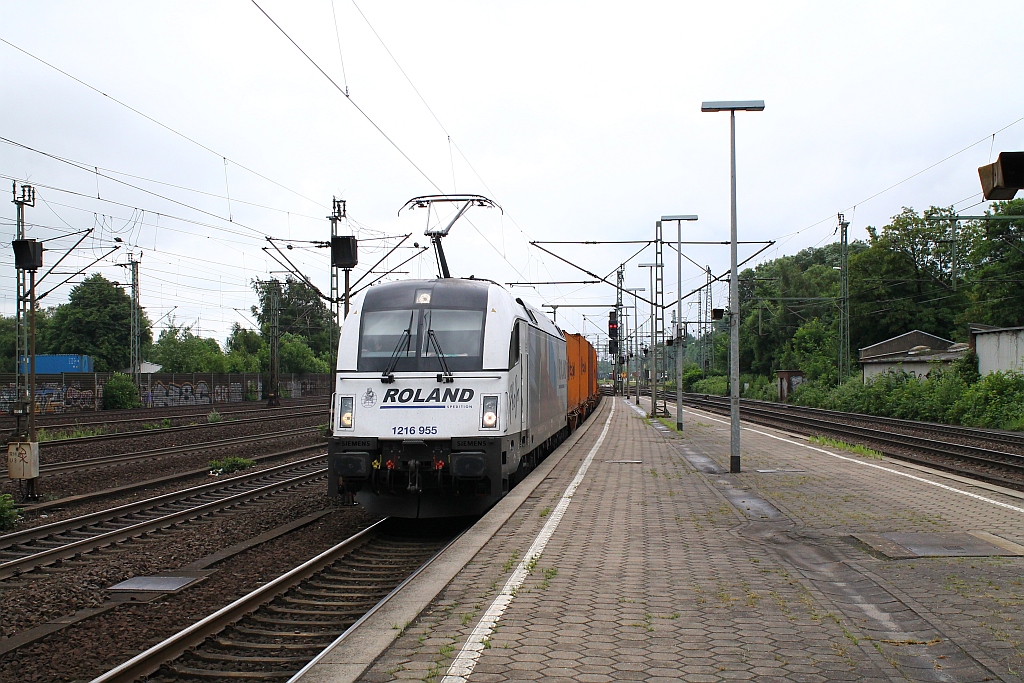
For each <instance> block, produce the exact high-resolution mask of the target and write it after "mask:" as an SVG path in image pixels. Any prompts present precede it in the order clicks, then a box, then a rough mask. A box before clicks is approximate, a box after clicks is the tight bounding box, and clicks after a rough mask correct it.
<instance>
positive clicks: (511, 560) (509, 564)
mask: <svg viewBox="0 0 1024 683" xmlns="http://www.w3.org/2000/svg"><path fill="white" fill-rule="evenodd" d="M518 559H519V551H518V550H513V551H512V554H511V555H510V556H509V558H508V559H507V560H505V564H503V565H501V569H502V571H505V572H508V571H510V570H511V569H512V567H514V566H515V564H516V560H518Z"/></svg>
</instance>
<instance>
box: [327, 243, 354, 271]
mask: <svg viewBox="0 0 1024 683" xmlns="http://www.w3.org/2000/svg"><path fill="white" fill-rule="evenodd" d="M331 265H332V266H334V267H335V268H342V269H351V268H355V267H356V266H357V265H359V241H358V240H357V239H356V238H355V237H354V236H352V235H335V236H334V237H332V238H331Z"/></svg>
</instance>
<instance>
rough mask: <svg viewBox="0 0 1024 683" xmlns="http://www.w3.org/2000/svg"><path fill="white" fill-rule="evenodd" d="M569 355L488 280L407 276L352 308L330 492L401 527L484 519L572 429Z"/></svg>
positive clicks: (544, 325) (340, 373) (553, 331)
mask: <svg viewBox="0 0 1024 683" xmlns="http://www.w3.org/2000/svg"><path fill="white" fill-rule="evenodd" d="M566 376H567V366H566V345H565V339H564V337H563V336H562V333H561V331H560V330H559V329H558V328H557V327H556V326H555V325H554V324H553V323H552V322H551V321H550V320H548V319H547V318H546V317H545V316H544V315H543V314H541V313H540V311H538V310H537V309H534V308H532V307H530V306H528V305H527V304H525V303H524V302H522V300H519V299H513V298H512V296H511V295H510V294H509V293H508V291H506V290H505V289H504V288H502V287H501V286H499V285H497V284H495V283H493V282H489V281H485V280H472V279H470V280H466V279H455V278H442V279H438V280H406V281H402V282H392V283H387V284H382V285H378V286H376V287H371V288H370V289H369V290H367V291H366V292H365V293H364V294H363V295H361V296H359V297H357V298H356V299H355V300H354V301H353V307H352V311H351V312H350V313H349V316H348V318H346V320H345V324H344V327H343V329H342V333H341V340H340V342H339V347H338V368H337V378H336V386H335V395H334V400H333V409H332V436H331V438H330V439H329V444H328V468H329V476H328V480H329V484H328V492H329V494H330V495H332V496H337V495H342V494H355V496H356V498H357V500H358V501H359V502H360V503H361V504H362V505H363V506H365V507H366V508H367V510H369V511H370V512H373V513H376V514H381V515H390V516H397V517H448V516H458V515H475V514H481V513H483V512H484V511H486V510H487V509H488V508H490V507H491V506H492V505H493V504H494V503H495V502H497V501H498V500H499V499H500V498H501V497H502V496H503V495H505V493H507V492H508V490H509V489H510V488H511V487H512V486H514V485H515V483H516V482H517V481H518V480H519V479H521V478H522V477H523V476H525V474H526V473H527V472H529V471H530V469H532V468H533V467H534V466H535V465H536V463H537V462H538V461H539V460H540V458H542V457H543V456H544V455H546V454H547V452H549V451H550V450H551V449H552V448H553V447H554V446H555V445H557V443H558V442H560V441H561V440H562V439H564V438H565V436H566V434H567V433H568V428H567V423H566V404H567V400H566V399H567V396H566Z"/></svg>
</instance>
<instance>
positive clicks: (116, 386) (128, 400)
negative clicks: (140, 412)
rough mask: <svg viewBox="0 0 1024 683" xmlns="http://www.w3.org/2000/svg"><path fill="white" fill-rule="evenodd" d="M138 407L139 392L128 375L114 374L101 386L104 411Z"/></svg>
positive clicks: (140, 404) (139, 404)
mask: <svg viewBox="0 0 1024 683" xmlns="http://www.w3.org/2000/svg"><path fill="white" fill-rule="evenodd" d="M140 406H142V401H141V400H139V390H138V389H137V388H136V386H135V382H133V381H132V378H131V377H129V376H128V375H124V374H122V373H120V372H115V373H114V376H113V377H111V378H110V381H108V382H107V383H106V384H105V385H103V408H104V409H105V410H121V409H123V408H138V407H140Z"/></svg>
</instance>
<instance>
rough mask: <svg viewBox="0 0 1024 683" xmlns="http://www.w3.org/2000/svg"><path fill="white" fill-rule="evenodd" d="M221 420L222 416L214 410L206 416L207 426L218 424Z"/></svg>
mask: <svg viewBox="0 0 1024 683" xmlns="http://www.w3.org/2000/svg"><path fill="white" fill-rule="evenodd" d="M223 420H224V416H223V415H221V414H220V413H218V412H217V410H216V409H214V410H211V411H210V414H209V415H207V416H206V421H207V422H208V423H209V424H217V423H218V422H222V421H223Z"/></svg>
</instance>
